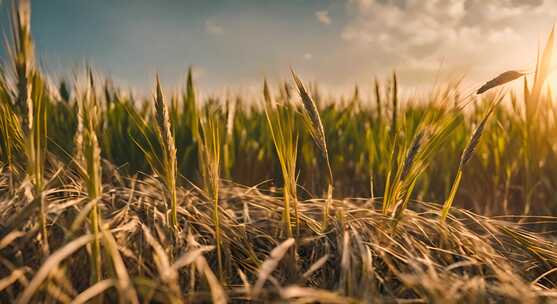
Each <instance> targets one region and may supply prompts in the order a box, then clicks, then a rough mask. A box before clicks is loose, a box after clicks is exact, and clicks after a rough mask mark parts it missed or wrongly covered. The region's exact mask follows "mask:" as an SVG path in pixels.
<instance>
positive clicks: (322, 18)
mask: <svg viewBox="0 0 557 304" xmlns="http://www.w3.org/2000/svg"><path fill="white" fill-rule="evenodd" d="M315 17H316V18H317V20H318V21H319V22H320V23H322V24H325V25H329V24H331V17H330V16H329V12H328V11H317V12H315Z"/></svg>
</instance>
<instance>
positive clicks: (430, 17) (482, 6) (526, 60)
mask: <svg viewBox="0 0 557 304" xmlns="http://www.w3.org/2000/svg"><path fill="white" fill-rule="evenodd" d="M0 1H1V2H2V3H1V4H0V7H1V9H2V13H1V15H0V17H1V18H2V20H1V23H0V25H1V26H2V27H1V30H2V31H3V32H7V31H8V30H9V28H8V27H7V25H8V22H7V11H8V8H9V4H10V2H11V1H7V0H3V1H2V0H0ZM556 2H557V1H553V0H493V1H482V0H431V1H422V0H319V1H318V0H290V1H270V0H259V1H257V0H246V1H240V0H236V1H232V0H214V1H202V0H187V1H177V0H176V1H171V0H158V1H149V0H118V1H114V0H112V1H109V0H96V1H88V0H48V1H45V0H33V1H32V32H33V35H34V38H35V41H36V52H37V55H38V57H39V58H40V62H41V63H42V66H43V67H44V69H45V70H47V71H48V72H49V73H50V74H52V75H54V76H56V77H68V75H71V72H72V70H76V69H77V68H78V67H79V66H80V64H82V63H83V62H85V61H87V62H89V63H90V64H92V65H93V66H94V67H95V68H96V69H97V70H98V71H100V72H102V73H104V74H109V75H110V76H111V77H112V78H113V79H114V80H115V81H116V82H117V83H119V84H121V85H125V86H130V87H133V88H136V89H138V90H139V91H140V92H141V91H143V92H144V91H145V89H146V88H147V90H148V91H149V90H150V86H151V84H152V82H153V78H154V74H155V73H156V72H158V73H160V74H161V78H162V80H163V81H164V83H165V84H166V86H178V85H180V83H181V81H182V80H183V78H184V73H185V71H186V69H187V67H188V66H189V65H193V66H194V69H195V71H196V77H197V80H198V83H199V84H200V85H201V87H202V88H203V89H205V90H207V91H211V90H219V89H223V88H225V87H231V88H239V87H250V86H257V85H259V84H260V82H261V79H262V78H263V77H268V78H270V79H271V80H275V81H276V80H278V79H284V78H286V77H288V68H289V66H293V67H294V68H295V69H296V70H297V71H298V72H299V73H300V74H301V75H302V76H303V77H304V79H307V80H316V81H318V82H319V83H321V84H322V86H323V87H328V88H331V89H344V88H349V87H351V86H353V85H354V83H356V82H359V83H361V84H362V85H363V86H364V87H365V84H368V83H371V81H372V79H373V77H374V76H376V75H377V76H380V77H387V76H388V73H389V72H390V71H392V70H393V69H396V70H397V71H398V72H399V74H400V76H401V78H402V79H401V83H402V85H406V86H408V87H420V86H430V85H432V83H433V82H434V81H435V79H437V78H439V76H441V79H448V77H458V76H462V75H465V76H466V77H467V80H468V81H469V82H471V83H475V82H479V81H482V80H484V78H485V77H490V76H493V74H494V73H498V72H501V71H503V70H506V69H511V68H517V69H519V68H529V67H530V66H532V65H533V62H534V60H535V54H536V49H537V46H538V43H539V42H540V41H543V39H544V37H545V36H546V35H547V33H548V32H549V31H550V29H551V26H552V24H553V23H554V22H555V20H556V16H557V15H556V14H557V3H556ZM2 56H3V57H5V53H4V52H3V50H2ZM439 71H441V72H440V75H439Z"/></svg>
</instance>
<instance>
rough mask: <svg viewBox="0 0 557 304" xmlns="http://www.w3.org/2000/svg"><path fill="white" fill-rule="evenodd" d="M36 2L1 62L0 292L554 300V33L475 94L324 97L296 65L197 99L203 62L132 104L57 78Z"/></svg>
mask: <svg viewBox="0 0 557 304" xmlns="http://www.w3.org/2000/svg"><path fill="white" fill-rule="evenodd" d="M30 13H31V8H30V4H29V2H28V1H17V2H14V9H13V11H12V12H11V29H10V32H9V35H8V36H7V37H9V39H7V40H6V41H7V42H6V43H7V48H8V50H9V61H8V62H6V63H5V64H2V65H0V302H2V303H89V302H91V303H211V302H212V303H228V302H230V303H250V302H255V303H267V302H273V303H284V302H292V303H495V302H505V303H515V302H516V303H552V302H556V301H557V289H555V288H557V273H556V271H555V270H556V269H557V268H556V267H557V242H556V239H555V232H554V230H553V229H555V224H556V223H557V218H555V217H554V216H556V215H557V200H556V196H555V193H557V146H556V144H555V143H556V142H557V105H556V104H555V101H554V98H553V95H552V94H553V93H552V91H551V87H550V86H549V85H548V81H549V80H548V79H549V75H550V74H551V68H550V67H551V61H552V54H553V45H554V37H553V32H551V33H550V34H549V35H548V38H547V40H546V41H545V44H544V46H543V47H541V48H540V54H539V55H538V59H537V60H536V66H535V67H534V69H533V72H523V71H515V70H509V71H506V72H503V73H501V74H500V75H499V76H497V77H495V78H494V79H491V80H488V81H486V82H485V83H484V84H483V85H481V86H478V87H477V88H475V89H474V90H473V91H472V92H464V91H463V90H462V89H461V88H460V86H459V84H458V83H448V84H445V85H439V86H437V87H436V88H434V89H432V91H431V92H429V94H427V95H425V96H420V97H409V98H405V99H402V98H401V97H400V92H399V86H400V85H401V84H399V83H398V77H397V74H396V73H394V72H393V74H392V75H390V76H389V77H387V78H386V79H379V78H378V79H376V80H375V82H374V95H373V96H371V97H364V96H361V95H360V93H359V89H358V87H356V88H355V90H354V93H353V94H352V95H351V96H347V97H343V98H337V99H335V98H325V97H323V96H322V95H321V94H320V91H319V87H318V86H317V85H316V84H309V83H304V81H303V75H299V74H297V73H296V72H295V70H294V69H291V70H290V72H291V76H292V78H291V79H289V80H286V81H284V82H281V83H270V82H268V81H267V80H265V79H261V94H260V96H257V97H247V96H233V97H231V96H220V97H210V98H204V99H202V98H200V97H199V96H200V94H199V92H198V91H197V87H196V84H195V80H194V78H193V75H192V72H191V69H190V70H189V71H187V72H186V75H187V76H186V77H185V78H186V80H185V82H184V86H183V89H181V90H180V91H179V92H175V93H169V92H164V90H163V89H162V87H163V86H162V85H161V83H160V80H159V78H158V76H157V75H153V87H152V92H153V93H152V98H148V99H138V98H135V97H133V95H132V94H131V93H130V92H128V91H126V90H124V89H121V88H118V87H116V86H115V85H113V84H112V82H111V81H110V80H109V79H110V78H109V77H108V76H107V75H100V74H99V73H97V72H95V70H94V68H93V67H87V68H85V69H84V70H83V72H82V75H81V77H79V79H78V78H76V79H75V80H74V81H61V82H58V83H56V82H54V81H52V80H51V79H50V78H49V77H48V75H46V74H45V73H44V72H42V71H41V68H40V67H39V65H38V64H37V59H36V55H35V50H34V42H33V39H32V37H31V30H30V27H31V24H30ZM534 55H535V54H534ZM285 70H288V67H285ZM511 82H522V86H521V87H522V88H521V89H520V90H512V89H510V88H509V87H508V86H507V85H508V84H509V83H511ZM553 280H556V281H553Z"/></svg>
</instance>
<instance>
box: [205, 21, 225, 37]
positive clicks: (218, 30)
mask: <svg viewBox="0 0 557 304" xmlns="http://www.w3.org/2000/svg"><path fill="white" fill-rule="evenodd" d="M205 31H206V32H207V33H209V34H212V35H222V34H224V29H223V28H222V27H221V26H220V25H218V24H217V23H216V22H215V21H213V20H211V19H208V20H205Z"/></svg>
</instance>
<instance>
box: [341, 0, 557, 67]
mask: <svg viewBox="0 0 557 304" xmlns="http://www.w3.org/2000/svg"><path fill="white" fill-rule="evenodd" d="M556 8H557V1H555V0H492V1H483V0H432V1H422V0H350V1H348V4H347V11H348V14H349V17H350V19H349V21H348V22H347V24H346V26H345V27H344V28H343V29H342V32H341V38H342V39H343V40H345V41H346V42H347V43H348V46H347V47H348V48H351V49H353V50H358V51H357V52H360V53H364V54H365V50H368V51H369V54H373V55H372V56H375V57H376V65H379V64H383V65H385V64H386V65H389V64H395V65H397V66H398V67H401V68H400V69H401V70H404V69H405V68H407V69H422V70H426V69H429V70H431V69H437V68H438V66H439V63H440V62H441V61H444V63H445V64H444V68H445V69H446V70H448V71H450V70H451V69H453V70H455V69H457V67H462V66H463V65H468V67H469V68H471V69H476V70H483V71H484V72H485V70H489V69H490V68H497V69H498V68H500V67H499V66H497V64H499V65H506V68H509V69H510V68H521V66H520V65H525V64H526V65H527V64H529V63H530V62H531V61H532V60H531V59H532V58H535V54H536V48H537V43H536V41H538V40H539V39H540V37H542V38H541V39H542V40H543V39H544V38H543V35H545V34H547V33H548V32H549V31H550V30H551V25H552V24H553V22H554V20H555V18H556V14H557V12H556V11H555V9H556ZM362 50H364V51H362ZM355 52H356V51H355ZM515 64H516V65H518V66H514V65H515ZM385 68H394V66H386V67H385ZM467 72H468V71H467Z"/></svg>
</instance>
